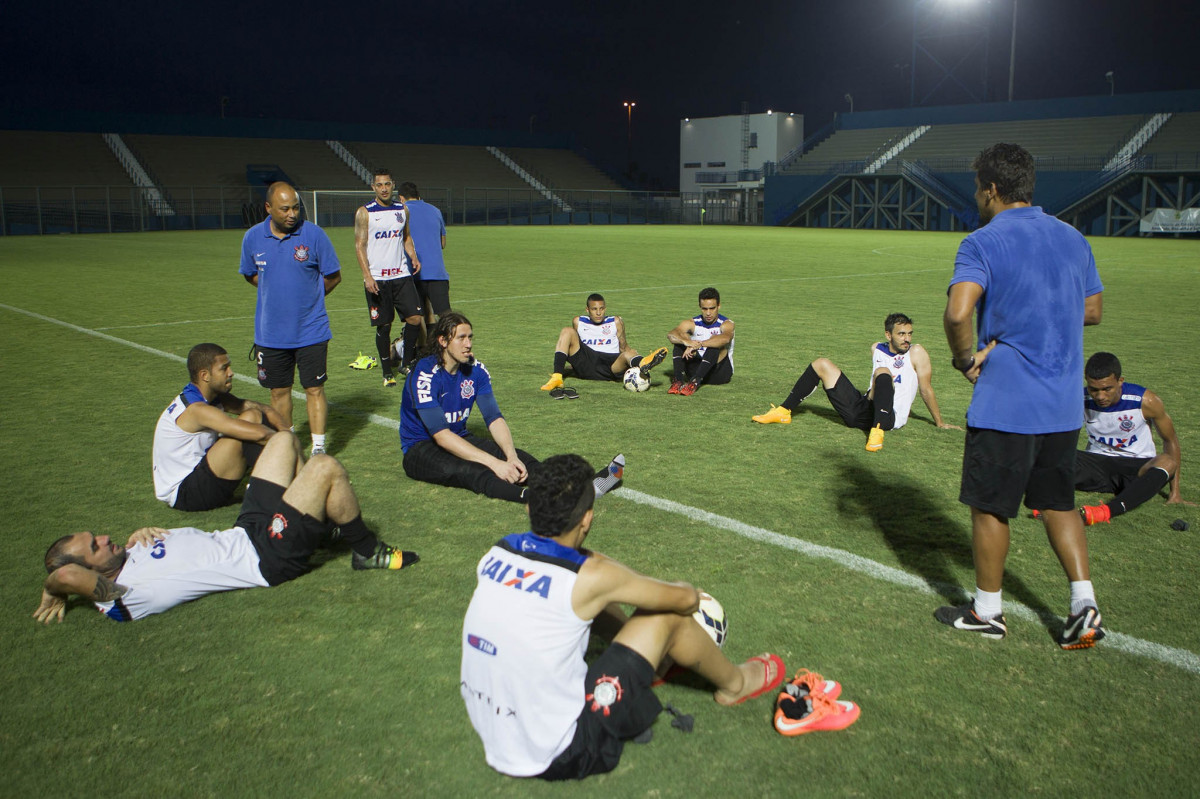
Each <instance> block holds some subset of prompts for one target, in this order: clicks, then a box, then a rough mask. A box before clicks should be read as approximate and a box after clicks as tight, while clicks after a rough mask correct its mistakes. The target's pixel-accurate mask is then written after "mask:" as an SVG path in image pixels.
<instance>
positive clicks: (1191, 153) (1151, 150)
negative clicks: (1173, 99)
mask: <svg viewBox="0 0 1200 799" xmlns="http://www.w3.org/2000/svg"><path fill="white" fill-rule="evenodd" d="M1198 149H1200V111H1189V112H1185V113H1181V114H1175V115H1174V116H1172V117H1171V119H1169V120H1168V121H1167V124H1165V125H1163V126H1162V129H1161V130H1159V131H1158V133H1156V134H1155V135H1154V137H1153V138H1152V139H1150V141H1149V142H1148V143H1147V144H1146V146H1145V147H1143V148H1142V153H1143V154H1144V155H1152V156H1154V157H1155V159H1156V161H1159V162H1162V161H1164V160H1166V159H1164V156H1180V157H1181V158H1180V160H1182V161H1184V162H1186V163H1185V165H1186V164H1190V167H1188V168H1191V169H1195V168H1197V167H1200V153H1197V150H1198ZM1156 166H1160V167H1163V168H1171V165H1169V164H1164V163H1159V164H1156Z"/></svg>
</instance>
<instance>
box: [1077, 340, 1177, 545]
mask: <svg viewBox="0 0 1200 799" xmlns="http://www.w3.org/2000/svg"><path fill="white" fill-rule="evenodd" d="M1084 377H1085V378H1086V380H1087V389H1086V390H1085V392H1084V400H1083V416H1084V428H1085V429H1086V430H1087V449H1085V450H1084V451H1083V452H1080V453H1078V454H1077V455H1076V457H1075V489H1076V490H1077V491H1095V492H1100V493H1105V494H1116V496H1114V497H1113V498H1112V499H1111V500H1109V501H1108V502H1106V503H1105V504H1103V505H1084V506H1083V507H1081V508H1080V509H1079V513H1080V515H1081V516H1082V517H1083V523H1084V524H1085V525H1091V524H1096V523H1098V522H1107V521H1109V520H1110V519H1111V518H1112V517H1113V516H1120V515H1121V514H1123V513H1128V512H1129V511H1131V510H1133V509H1134V508H1136V507H1137V506H1139V505H1141V504H1143V503H1145V502H1148V501H1149V500H1150V499H1151V498H1152V497H1153V496H1154V495H1155V494H1157V493H1158V492H1159V491H1160V490H1162V487H1163V486H1165V485H1167V483H1168V482H1169V483H1170V485H1171V488H1170V491H1169V493H1168V494H1167V503H1168V504H1176V503H1183V504H1191V503H1184V502H1183V499H1182V497H1180V495H1179V463H1180V459H1181V458H1182V453H1181V452H1180V448H1179V437H1178V436H1177V435H1176V434H1175V424H1174V422H1172V421H1171V416H1170V415H1169V414H1168V413H1167V409H1166V406H1165V405H1164V404H1163V401H1162V399H1161V398H1160V397H1159V396H1158V395H1157V394H1155V393H1154V392H1153V391H1150V390H1149V389H1146V388H1144V387H1142V386H1139V385H1136V384H1134V383H1129V382H1126V381H1125V379H1124V378H1123V377H1121V362H1120V361H1119V360H1118V359H1117V356H1115V355H1113V354H1112V353H1111V352H1097V353H1096V354H1095V355H1093V356H1092V357H1091V358H1088V362H1087V364H1086V365H1085V366H1084ZM1155 429H1157V430H1158V434H1159V436H1161V437H1162V443H1163V446H1162V452H1158V450H1157V449H1155V447H1154V436H1153V431H1154V430H1155Z"/></svg>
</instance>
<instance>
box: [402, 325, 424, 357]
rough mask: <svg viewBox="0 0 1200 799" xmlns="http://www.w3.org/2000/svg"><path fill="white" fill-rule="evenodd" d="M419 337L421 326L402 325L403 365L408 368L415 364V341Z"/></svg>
mask: <svg viewBox="0 0 1200 799" xmlns="http://www.w3.org/2000/svg"><path fill="white" fill-rule="evenodd" d="M420 337H421V326H420V325H419V324H417V325H410V324H409V323H408V322H405V323H404V363H403V364H402V365H403V366H408V365H410V364H414V363H416V362H417V339H419V338H420Z"/></svg>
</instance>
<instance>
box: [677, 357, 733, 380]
mask: <svg viewBox="0 0 1200 799" xmlns="http://www.w3.org/2000/svg"><path fill="white" fill-rule="evenodd" d="M699 367H700V359H699V358H688V359H687V360H685V361H684V362H683V369H684V371H685V372H686V373H687V376H688V379H689V380H690V379H691V378H692V376H693V375H694V374H695V373H696V369H698V368H699ZM732 379H733V361H731V360H729V358H728V356H727V357H725V358H722V359H721V360H719V361H717V365H716V366H714V367H713V368H712V370H711V371H710V372H709V373H708V376H707V377H705V378H704V385H706V386H723V385H725V384H726V383H728V382H729V381H730V380H732Z"/></svg>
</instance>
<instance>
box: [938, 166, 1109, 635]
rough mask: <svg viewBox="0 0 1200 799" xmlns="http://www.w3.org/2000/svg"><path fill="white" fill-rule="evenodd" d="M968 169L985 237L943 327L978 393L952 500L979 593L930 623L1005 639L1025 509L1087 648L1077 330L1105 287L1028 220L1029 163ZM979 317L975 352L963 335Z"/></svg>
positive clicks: (964, 268) (1076, 237) (1087, 252)
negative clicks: (965, 522) (1052, 559)
mask: <svg viewBox="0 0 1200 799" xmlns="http://www.w3.org/2000/svg"><path fill="white" fill-rule="evenodd" d="M972 167H973V168H974V170H975V202H976V204H977V205H978V206H979V216H980V223H981V225H982V227H980V228H979V230H976V231H975V232H974V233H972V234H971V235H969V236H967V238H965V239H964V240H963V242H962V244H961V245H960V246H959V249H958V255H957V257H956V258H955V261H954V277H953V278H952V279H951V281H950V289H949V292H948V299H947V303H946V314H945V319H944V323H945V328H946V338H947V340H948V341H949V344H950V353H951V356H952V357H953V362H954V367H955V368H956V369H958V370H959V371H961V372H962V373H963V375H964V376H965V377H966V378H967V379H968V380H969V381H971V382H972V383H974V384H975V391H974V394H973V396H972V397H971V404H970V407H969V408H968V409H967V438H966V447H965V449H964V453H963V467H962V488H961V491H960V493H959V501H960V502H962V503H963V504H965V505H969V506H970V508H971V530H972V550H973V553H974V560H975V585H976V593H975V599H974V602H968V603H967V604H965V605H962V606H959V607H943V608H939V609H938V610H937V613H936V614H935V615H936V617H937V619H938V621H940V622H942V623H944V624H949V625H950V626H952V627H955V628H956V629H960V630H967V631H970V632H976V633H980V634H982V635H984V636H985V637H988V638H995V639H999V638H1003V637H1004V636H1005V634H1007V632H1008V629H1007V627H1006V625H1005V621H1004V615H1003V613H1002V612H1001V611H1002V609H1003V608H1002V605H1001V581H1002V580H1003V577H1004V561H1005V559H1006V558H1007V557H1008V545H1009V526H1008V520H1009V519H1011V518H1012V517H1014V516H1016V515H1017V513H1018V512H1019V510H1020V504H1021V499H1022V497H1024V499H1025V505H1026V507H1029V508H1039V509H1043V514H1044V518H1045V521H1046V534H1047V536H1048V537H1049V539H1050V546H1051V547H1052V548H1053V549H1054V554H1055V555H1057V556H1058V560H1059V562H1060V563H1061V564H1062V567H1063V570H1064V571H1065V572H1066V574H1067V578H1068V580H1070V584H1071V586H1070V587H1071V610H1070V614H1069V615H1068V617H1067V623H1066V627H1065V628H1064V629H1063V631H1062V632H1061V634H1060V635H1059V637H1058V644H1059V646H1061V647H1062V648H1063V649H1085V648H1088V647H1091V646H1094V645H1095V643H1096V642H1097V641H1098V640H1100V639H1101V638H1103V637H1104V629H1103V628H1102V627H1101V625H1100V611H1099V610H1098V609H1097V606H1096V596H1095V592H1094V591H1093V589H1092V583H1091V578H1090V572H1089V569H1088V550H1087V538H1086V537H1085V535H1084V531H1083V521H1082V519H1080V517H1079V514H1078V513H1076V511H1075V477H1074V474H1075V445H1076V442H1077V441H1078V438H1079V429H1080V428H1081V427H1082V426H1083V408H1082V403H1080V401H1079V396H1080V386H1082V385H1083V326H1084V325H1095V324H1099V323H1100V314H1101V296H1102V295H1101V292H1102V291H1103V290H1104V286H1103V285H1102V284H1101V283H1100V275H1099V274H1098V273H1097V272H1096V261H1095V258H1094V257H1093V256H1092V250H1091V247H1090V246H1089V245H1088V243H1087V241H1086V240H1085V239H1084V238H1083V236H1082V235H1081V234H1080V233H1079V232H1078V231H1076V230H1075V229H1074V228H1073V227H1071V226H1070V225H1068V224H1066V223H1064V222H1060V221H1059V220H1058V219H1055V218H1054V217H1052V216H1049V215H1047V214H1045V213H1043V212H1042V209H1041V208H1035V207H1031V203H1032V201H1033V186H1034V179H1035V171H1034V161H1033V156H1031V155H1030V154H1029V153H1028V152H1027V151H1026V150H1025V149H1023V148H1022V147H1019V146H1017V145H1015V144H995V145H993V146H991V147H989V148H987V149H986V150H984V151H983V152H982V153H980V154H979V157H978V158H976V159H975V162H974V164H973V165H972ZM977 308H978V313H979V319H978V327H979V339H978V340H979V342H980V346H978V347H977V345H976V343H975V338H974V336H973V335H972V331H971V317H972V316H973V315H974V314H975V312H976V309H977ZM984 343H986V347H984V346H982V345H983V344H984ZM977 349H978V351H976V350H977Z"/></svg>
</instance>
